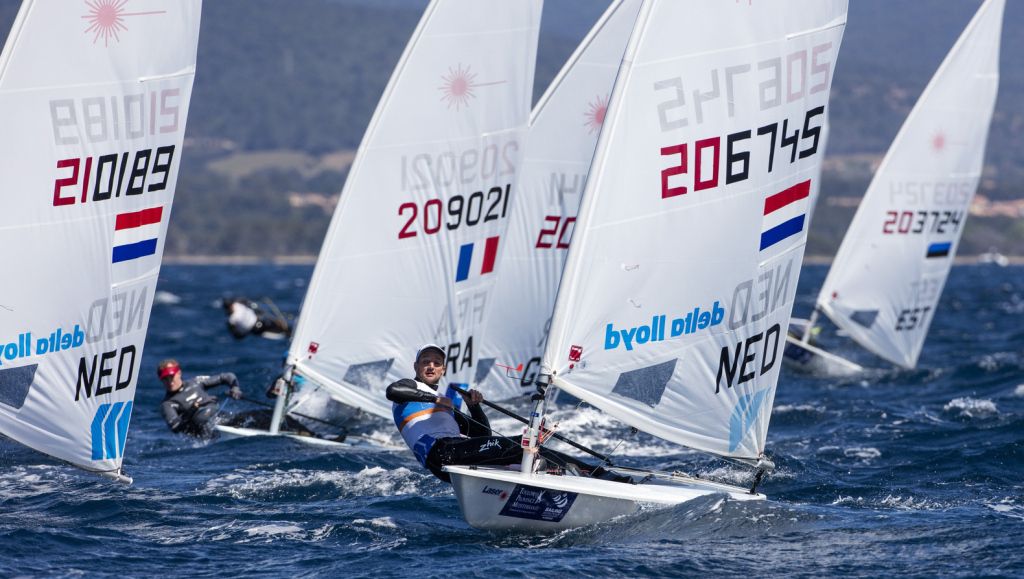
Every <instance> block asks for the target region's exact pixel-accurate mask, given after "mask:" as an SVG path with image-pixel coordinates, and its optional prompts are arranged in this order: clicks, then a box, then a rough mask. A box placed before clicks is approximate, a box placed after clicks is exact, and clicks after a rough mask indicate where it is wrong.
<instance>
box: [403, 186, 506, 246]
mask: <svg viewBox="0 0 1024 579" xmlns="http://www.w3.org/2000/svg"><path fill="white" fill-rule="evenodd" d="M511 187H512V186H511V184H506V185H505V186H504V187H499V186H495V187H491V188H490V189H488V190H487V192H486V193H484V192H483V191H476V192H473V193H470V194H469V195H452V196H451V197H449V198H448V203H447V210H446V208H445V203H443V202H442V201H441V200H440V199H436V198H435V199H429V200H427V201H426V202H424V203H423V205H422V206H421V205H419V204H418V203H413V202H409V203H402V204H401V205H399V206H398V215H399V217H404V218H405V222H404V223H405V225H403V226H402V228H401V229H399V230H398V239H407V238H410V237H416V236H417V235H419V233H420V230H422V231H423V233H424V234H425V235H433V234H435V233H437V232H439V231H441V227H442V226H444V227H445V228H446V229H448V230H449V231H451V230H454V229H458V228H460V227H473V226H475V225H478V224H480V223H486V222H488V221H495V220H497V219H501V218H503V217H505V215H506V213H508V197H509V191H510V190H511Z"/></svg>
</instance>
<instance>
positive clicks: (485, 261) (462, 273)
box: [455, 236, 499, 282]
mask: <svg viewBox="0 0 1024 579" xmlns="http://www.w3.org/2000/svg"><path fill="white" fill-rule="evenodd" d="M498 239H499V238H498V237H497V236H495V237H488V238H487V239H486V240H485V241H484V250H483V251H473V248H474V246H475V245H477V244H476V243H467V244H465V245H463V246H462V247H460V248H459V265H458V267H456V268H455V281H456V282H460V281H466V280H467V279H469V276H470V274H471V273H475V272H477V271H479V272H480V275H483V274H487V273H491V272H492V271H494V259H495V257H497V255H498ZM474 255H475V256H477V258H476V259H473V257H474Z"/></svg>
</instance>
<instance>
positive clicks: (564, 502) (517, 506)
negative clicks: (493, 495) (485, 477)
mask: <svg viewBox="0 0 1024 579" xmlns="http://www.w3.org/2000/svg"><path fill="white" fill-rule="evenodd" d="M578 494H579V493H570V492H565V491H552V490H550V489H542V488H537V487H532V486H528V485H516V488H514V489H512V494H510V495H509V497H508V501H507V502H506V503H505V506H504V507H502V509H501V512H500V513H498V514H499V515H502V516H506V517H516V518H519V519H531V520H534V521H546V522H549V523H557V522H560V521H561V520H562V518H563V517H565V515H566V513H568V512H569V509H571V508H572V505H573V503H574V502H576V497H577V495H578Z"/></svg>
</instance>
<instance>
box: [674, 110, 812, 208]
mask: <svg viewBox="0 0 1024 579" xmlns="http://www.w3.org/2000/svg"><path fill="white" fill-rule="evenodd" d="M824 114H825V107H824V106H818V107H815V108H813V109H811V110H809V111H807V113H806V114H805V115H804V120H803V127H802V128H801V127H800V125H799V121H797V122H796V123H794V125H795V126H793V127H792V129H791V125H790V124H789V119H785V120H783V121H782V124H781V125H780V124H779V123H777V122H776V123H771V124H769V125H764V126H762V127H758V128H757V129H756V130H746V131H738V132H735V133H732V134H729V135H726V136H725V139H724V140H725V147H724V148H725V155H722V148H723V144H722V140H723V138H722V137H710V138H707V139H700V140H698V141H696V142H695V143H693V146H692V147H691V146H690V144H689V143H680V144H678V145H672V146H668V147H662V148H661V155H662V156H664V157H672V156H676V155H678V158H679V160H678V163H677V164H676V165H675V166H673V167H667V168H665V169H662V171H661V197H662V199H668V198H670V197H676V196H678V195H684V194H686V193H688V192H689V187H687V185H684V184H682V183H675V184H673V181H676V180H677V179H679V176H680V175H687V174H692V179H691V180H690V182H689V185H691V186H692V187H693V190H694V191H703V190H705V189H713V188H715V187H718V186H719V185H720V184H721V179H720V174H721V173H725V184H726V185H729V184H732V183H739V182H740V181H745V180H747V179H749V178H750V169H751V167H750V166H751V152H752V151H754V150H755V149H754V148H753V146H752V144H751V143H748V142H747V141H751V140H752V139H755V141H754V142H755V143H756V142H762V143H764V148H765V151H764V152H765V153H767V155H766V156H767V158H768V165H767V167H766V168H767V172H768V173H772V172H773V171H774V170H775V160H776V159H775V151H776V149H778V150H780V151H782V150H784V149H786V148H789V149H790V150H789V162H790V163H791V164H792V163H796V160H797V158H800V159H806V158H807V157H810V156H812V155H814V154H815V153H817V152H818V142H819V140H820V138H821V128H822V123H823V121H824V118H825V117H824ZM691 159H692V161H693V163H690V160H691ZM709 160H710V163H709V162H708V161H709ZM691 167H692V168H691Z"/></svg>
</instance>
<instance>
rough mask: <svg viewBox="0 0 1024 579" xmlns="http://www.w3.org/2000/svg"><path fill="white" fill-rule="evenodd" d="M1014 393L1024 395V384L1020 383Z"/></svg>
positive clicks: (1019, 395)
mask: <svg viewBox="0 0 1024 579" xmlns="http://www.w3.org/2000/svg"><path fill="white" fill-rule="evenodd" d="M1013 395H1014V396H1018V397H1024V384H1018V385H1017V387H1016V388H1014V390H1013Z"/></svg>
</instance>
